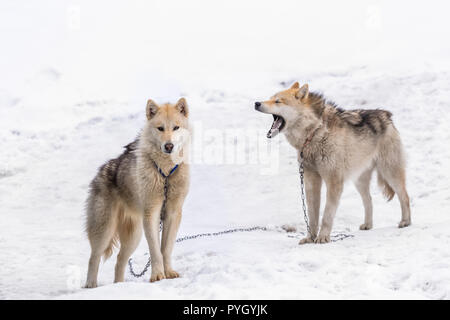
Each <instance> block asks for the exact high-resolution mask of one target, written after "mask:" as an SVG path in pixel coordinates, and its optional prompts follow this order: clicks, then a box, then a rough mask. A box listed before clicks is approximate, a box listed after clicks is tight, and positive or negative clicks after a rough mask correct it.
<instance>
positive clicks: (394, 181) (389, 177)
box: [378, 166, 411, 228]
mask: <svg viewBox="0 0 450 320" xmlns="http://www.w3.org/2000/svg"><path fill="white" fill-rule="evenodd" d="M378 174H381V176H382V177H383V179H384V180H385V181H386V183H387V184H389V186H390V187H391V188H392V189H393V191H394V192H395V193H396V194H397V196H398V199H399V201H400V206H401V209H402V220H401V221H400V223H399V224H398V227H399V228H403V227H407V226H409V225H410V224H411V209H410V206H409V196H408V192H407V191H406V178H405V174H406V173H405V169H404V168H403V167H401V166H396V167H392V166H390V167H382V166H379V167H378Z"/></svg>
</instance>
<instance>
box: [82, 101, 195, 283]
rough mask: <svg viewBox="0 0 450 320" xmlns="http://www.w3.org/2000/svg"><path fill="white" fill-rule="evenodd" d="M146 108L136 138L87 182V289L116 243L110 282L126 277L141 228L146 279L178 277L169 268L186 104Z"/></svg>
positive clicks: (185, 142) (183, 178) (182, 180)
mask: <svg viewBox="0 0 450 320" xmlns="http://www.w3.org/2000/svg"><path fill="white" fill-rule="evenodd" d="M146 112H147V123H146V125H145V127H144V129H143V131H142V132H141V134H140V135H139V137H138V138H137V139H136V140H135V141H134V142H132V143H130V144H129V145H127V146H126V147H125V148H126V150H125V151H124V152H123V153H122V154H121V155H120V156H119V157H118V158H116V159H112V160H110V161H108V162H107V163H106V164H104V165H103V166H102V167H101V168H100V169H99V172H98V174H97V176H96V177H95V178H94V180H93V181H92V182H91V185H90V192H89V197H88V199H87V210H86V211H87V222H86V231H87V234H88V238H89V242H90V244H91V256H90V259H89V269H88V275H87V281H86V287H87V288H94V287H96V286H97V274H98V267H99V263H100V259H101V257H102V256H104V258H105V259H107V258H108V257H110V256H111V254H112V252H113V248H114V246H117V245H118V244H119V243H120V251H119V254H118V256H117V263H116V267H115V277H114V282H120V281H123V280H124V273H125V267H126V263H127V261H128V259H129V257H130V256H131V254H132V253H133V251H134V250H135V249H136V247H137V245H138V244H139V241H140V239H141V236H142V229H144V231H145V236H146V238H147V242H148V246H149V249H150V255H151V259H152V274H151V277H150V281H152V282H153V281H158V280H161V279H164V278H168V279H170V278H176V277H178V276H179V275H178V273H177V272H175V271H174V270H173V269H172V265H171V253H172V249H173V246H174V242H175V238H176V234H177V231H178V227H179V225H180V221H181V211H182V206H183V202H184V199H185V197H186V195H187V193H188V189H189V165H188V164H187V162H186V160H187V155H188V147H189V141H190V140H189V138H190V126H189V123H188V106H187V103H186V100H185V99H184V98H181V99H180V100H179V101H178V102H177V103H176V104H169V103H167V104H164V105H161V106H158V105H157V104H156V103H155V102H154V101H152V100H149V101H148V103H147V109H146ZM177 165H178V167H176V166H177ZM165 177H168V178H167V183H168V188H167V192H166V195H167V199H166V201H164V199H165V192H164V185H165V182H166V178H165ZM163 204H164V207H163ZM162 215H163V216H162ZM161 218H162V219H163V230H162V238H161V243H160V237H159V223H160V219H161Z"/></svg>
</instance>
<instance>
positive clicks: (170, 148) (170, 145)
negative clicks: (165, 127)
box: [164, 142, 173, 153]
mask: <svg viewBox="0 0 450 320" xmlns="http://www.w3.org/2000/svg"><path fill="white" fill-rule="evenodd" d="M164 149H165V150H166V151H167V152H169V153H170V152H172V150H173V143H170V142H168V143H166V144H165V145H164Z"/></svg>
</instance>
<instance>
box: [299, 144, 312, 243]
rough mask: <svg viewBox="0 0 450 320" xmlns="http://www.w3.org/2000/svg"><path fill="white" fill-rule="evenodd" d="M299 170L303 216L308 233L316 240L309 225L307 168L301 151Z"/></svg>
mask: <svg viewBox="0 0 450 320" xmlns="http://www.w3.org/2000/svg"><path fill="white" fill-rule="evenodd" d="M298 171H299V173H300V190H301V197H302V207H303V218H304V219H305V223H306V229H307V230H308V233H309V235H310V236H311V239H312V240H313V241H314V239H315V236H314V235H313V233H312V232H311V228H310V226H309V220H308V212H307V210H306V196H305V168H304V166H303V152H300V165H299V169H298ZM307 236H308V235H307Z"/></svg>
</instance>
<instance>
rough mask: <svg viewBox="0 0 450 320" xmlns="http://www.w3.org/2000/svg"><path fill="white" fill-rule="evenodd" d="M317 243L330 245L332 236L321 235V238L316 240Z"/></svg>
mask: <svg viewBox="0 0 450 320" xmlns="http://www.w3.org/2000/svg"><path fill="white" fill-rule="evenodd" d="M314 242H315V243H328V242H330V235H329V234H319V236H318V237H317V238H316V239H314Z"/></svg>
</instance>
